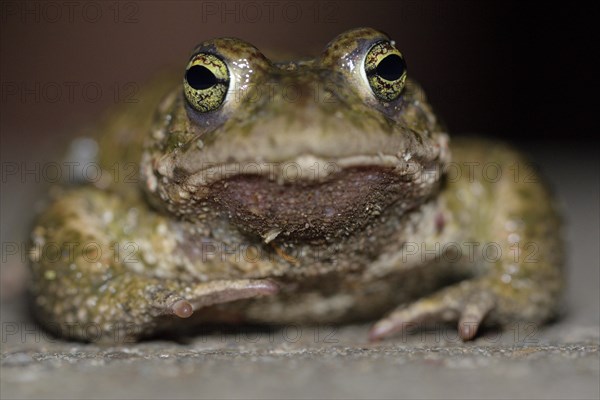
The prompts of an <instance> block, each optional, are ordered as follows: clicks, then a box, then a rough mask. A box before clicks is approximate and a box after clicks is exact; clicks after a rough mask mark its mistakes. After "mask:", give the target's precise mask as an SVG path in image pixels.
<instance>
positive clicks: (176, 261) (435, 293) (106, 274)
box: [31, 28, 563, 341]
mask: <svg viewBox="0 0 600 400" xmlns="http://www.w3.org/2000/svg"><path fill="white" fill-rule="evenodd" d="M378 40H386V37H385V36H384V35H383V34H381V33H379V32H377V31H374V30H372V29H367V28H364V29H357V30H353V31H350V32H347V33H345V34H342V35H340V36H339V37H338V38H336V39H335V40H334V41H332V42H331V43H330V44H329V45H328V46H327V48H326V49H325V51H324V52H323V54H321V55H320V56H319V57H318V58H316V59H314V60H308V61H302V62H297V63H281V64H274V63H272V62H271V61H269V60H268V59H266V58H265V57H264V56H263V55H262V54H261V53H260V52H259V51H258V50H256V49H255V48H254V47H252V46H250V45H248V44H246V43H244V42H242V41H239V40H233V39H218V40H215V41H210V42H204V43H203V44H201V45H200V46H199V47H198V49H199V50H200V51H203V49H204V50H205V49H211V51H214V52H216V53H217V54H219V55H220V56H221V57H223V58H224V59H225V60H226V61H229V62H230V61H231V60H243V61H245V62H246V63H247V65H250V66H251V67H252V68H250V69H251V71H250V72H249V71H248V69H246V70H243V69H238V70H236V69H235V68H231V67H230V68H231V69H232V73H238V74H239V75H238V78H240V77H245V76H248V77H249V78H248V82H246V83H249V84H250V85H249V87H250V90H247V91H246V92H244V93H245V94H243V95H241V96H240V97H239V99H237V100H232V99H231V98H228V99H226V100H225V102H224V103H223V105H222V106H221V107H220V108H219V109H218V110H216V111H215V112H212V113H209V114H200V113H197V112H195V111H193V110H191V109H189V108H187V109H186V107H185V99H184V97H183V94H182V88H181V85H180V84H178V82H177V81H173V79H171V78H170V77H165V78H164V79H159V80H157V82H156V84H155V86H154V87H150V88H149V89H147V91H145V92H142V93H140V96H139V98H140V102H139V103H137V104H133V105H130V106H129V107H128V108H126V109H125V110H123V111H122V112H116V113H114V114H111V115H110V116H109V118H107V119H106V120H105V121H104V122H103V124H102V125H101V126H100V128H99V129H98V131H97V133H96V134H95V136H94V137H95V138H96V139H97V141H98V142H99V145H100V155H99V159H98V162H99V164H100V166H101V167H102V168H103V172H104V174H103V179H101V180H99V181H96V182H92V183H88V184H84V185H79V186H65V187H63V188H60V189H57V190H54V192H53V200H52V203H51V204H50V205H49V207H48V208H47V209H46V210H45V211H44V212H43V213H42V215H41V216H40V217H39V220H38V222H37V226H36V228H35V229H34V231H33V235H32V237H33V241H34V247H33V249H32V252H31V259H32V263H31V265H32V271H33V277H34V279H33V283H32V294H33V296H34V300H35V301H34V304H35V309H36V312H37V315H38V316H39V319H40V320H41V321H42V322H43V323H45V324H46V325H47V326H49V327H50V328H51V329H53V330H54V331H56V332H59V333H60V334H61V335H64V336H66V337H71V338H75V339H80V340H91V341H97V340H123V339H137V338H140V337H144V336H147V335H152V334H154V333H156V332H159V331H162V330H178V329H183V328H188V327H190V326H198V324H202V323H203V322H206V321H211V322H215V321H216V322H244V321H246V322H253V323H277V324H280V323H291V322H293V323H340V322H347V321H356V320H368V319H374V318H382V317H383V319H381V320H380V321H379V322H378V323H377V324H376V325H375V327H374V329H373V330H372V332H371V338H372V339H378V338H381V337H384V336H387V335H389V334H391V333H393V332H396V331H399V330H401V329H402V328H403V327H404V326H405V325H404V324H406V323H413V322H419V321H428V320H433V321H444V322H453V323H458V327H459V333H460V335H461V337H462V338H463V339H470V338H472V337H473V336H474V335H475V333H476V328H477V327H479V325H480V324H481V323H484V324H495V325H500V326H507V325H508V324H511V323H513V322H515V321H527V322H533V323H541V322H544V321H546V320H548V319H549V318H551V317H553V316H554V315H555V314H556V311H557V309H558V306H559V302H560V301H559V300H560V294H561V291H562V287H563V276H562V272H561V268H562V266H561V265H562V247H563V243H562V240H561V237H560V230H561V226H560V218H559V216H558V213H557V211H556V207H555V204H554V202H553V199H552V197H551V195H550V194H549V192H548V189H547V188H546V187H545V185H544V184H543V183H542V182H540V179H539V177H538V176H537V175H535V174H533V173H530V171H529V170H528V169H527V168H526V166H527V161H526V160H524V159H523V158H522V156H521V155H520V154H519V153H517V152H515V151H514V150H512V149H511V148H510V147H507V146H506V145H504V144H500V143H496V142H490V141H483V140H475V139H461V140H454V141H452V142H451V144H448V143H449V142H448V138H447V134H446V133H445V130H444V128H443V126H442V125H441V124H440V123H439V122H438V121H437V119H436V116H435V115H434V114H433V112H432V111H431V109H430V107H429V106H428V104H427V102H426V99H425V96H424V94H423V92H422V91H421V89H420V88H419V87H418V86H417V85H416V84H415V83H414V82H412V81H410V80H409V81H408V84H407V86H406V87H405V89H404V92H403V94H402V95H401V97H400V99H399V100H398V101H395V102H391V103H381V100H378V99H377V98H376V97H375V96H374V95H373V93H372V92H371V89H370V88H369V85H368V83H367V82H366V81H365V80H364V79H362V78H363V77H362V76H361V75H360V73H358V70H357V68H358V67H356V66H357V65H358V66H360V61H361V57H364V52H365V51H366V50H368V46H369V45H370V44H372V43H374V42H377V41H378ZM182 64H184V65H185V63H184V62H182ZM238 64H239V63H238ZM242 64H243V63H242ZM237 82H238V83H239V82H241V81H240V80H239V79H238V81H237ZM242 83H243V82H242ZM290 85H296V87H298V88H301V89H302V90H301V94H300V96H299V97H298V98H296V99H294V100H293V101H291V100H289V99H286V98H285V97H284V95H285V88H286V87H289V86H290ZM264 87H270V88H271V89H272V91H271V92H270V95H269V96H265V95H262V96H256V97H252V95H253V94H256V93H257V90H258V89H257V88H264ZM167 93H169V94H167ZM165 94H167V95H166V96H165ZM250 99H253V100H252V101H250ZM306 160H309V161H308V162H307V161H306ZM265 162H268V163H272V164H271V165H277V166H279V165H282V163H290V162H296V165H300V166H302V168H304V167H305V166H306V165H315V164H314V163H317V164H316V165H317V166H319V167H320V166H323V165H325V164H326V163H333V164H334V165H336V166H339V168H338V169H337V170H335V172H333V173H331V174H329V175H327V174H325V175H319V176H315V175H313V174H307V175H306V176H304V175H303V179H302V180H296V181H293V180H292V178H289V176H287V175H285V174H284V173H283V172H282V170H281V169H278V168H279V167H276V168H275V169H274V170H273V169H272V170H270V172H269V173H266V172H264V170H263V169H257V170H256V172H254V173H253V174H250V175H249V174H235V173H233V174H230V175H228V176H216V175H215V174H214V173H211V174H209V175H202V174H203V173H205V172H206V169H205V168H206V167H207V165H210V166H213V167H214V166H217V167H219V168H221V171H223V168H224V166H229V167H231V166H238V167H240V166H242V167H244V166H248V165H250V164H251V163H254V165H255V166H256V165H259V163H265ZM132 165H136V166H137V165H141V167H139V171H140V173H139V174H138V173H137V171H138V167H136V168H135V169H134V170H133V169H131V166H132ZM490 165H492V167H489V166H490ZM486 168H487V169H486ZM517 168H518V169H517ZM116 170H119V171H120V172H119V174H116V172H115V171H116ZM131 171H135V173H134V174H133V175H131V174H130V172H131ZM228 171H230V170H228ZM302 171H304V169H302ZM311 171H312V170H311ZM427 171H429V172H430V173H429V174H428V173H427ZM459 171H460V177H457V173H458V172H459ZM517 171H518V174H517ZM498 172H500V174H501V175H500V176H499V177H497V173H498ZM425 177H427V179H425ZM125 178H128V179H125ZM366 185H370V186H366ZM286 193H288V194H286ZM289 193H293V195H289ZM298 199H301V201H300V200H298ZM319 199H322V200H319ZM319 201H321V202H319ZM475 243H478V244H475ZM490 243H491V244H492V245H490ZM56 248H60V249H61V250H62V251H61V252H60V254H57V252H56ZM484 248H486V249H487V250H489V253H484V252H483V250H482V249H484ZM498 249H501V254H499V253H496V251H497V250H498ZM459 250H460V251H459ZM458 253H460V254H458ZM486 254H487V257H486V256H485V255H486ZM490 254H491V255H490ZM182 305H183V306H182ZM187 306H189V307H191V308H190V309H187V308H186V307H187ZM191 309H193V311H194V313H193V315H192V316H191V317H190V316H189V313H190V312H191ZM182 310H183V311H182ZM187 317H189V318H187ZM465 326H470V327H471V328H472V327H473V326H474V327H475V329H470V330H469V329H466V328H465Z"/></svg>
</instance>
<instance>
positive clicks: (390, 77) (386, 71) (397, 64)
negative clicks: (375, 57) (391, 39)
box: [375, 54, 405, 81]
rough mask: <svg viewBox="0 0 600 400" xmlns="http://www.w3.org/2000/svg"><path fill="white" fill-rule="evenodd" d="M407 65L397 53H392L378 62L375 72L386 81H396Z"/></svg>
mask: <svg viewBox="0 0 600 400" xmlns="http://www.w3.org/2000/svg"><path fill="white" fill-rule="evenodd" d="M404 69H405V65H404V61H403V60H402V58H401V57H400V56H399V55H397V54H390V55H389V56H387V57H386V58H384V59H383V60H381V61H380V62H379V64H377V68H376V69H375V72H376V73H377V75H379V76H380V77H382V78H383V79H385V80H386V81H395V80H396V79H398V78H400V77H401V76H402V74H403V73H404Z"/></svg>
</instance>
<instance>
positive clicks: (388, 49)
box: [365, 41, 406, 101]
mask: <svg viewBox="0 0 600 400" xmlns="http://www.w3.org/2000/svg"><path fill="white" fill-rule="evenodd" d="M365 74H366V75H367V80H368V81H369V86H371V90H373V93H374V94H375V96H377V97H378V98H379V99H381V100H383V101H394V100H396V99H397V98H398V97H400V94H401V93H402V89H404V85H405V83H406V63H405V62H404V57H402V53H400V52H399V51H398V49H396V48H395V47H394V46H393V45H392V44H391V43H390V42H388V41H383V42H378V43H375V44H374V45H373V47H371V49H370V50H369V52H368V53H367V57H366V58H365Z"/></svg>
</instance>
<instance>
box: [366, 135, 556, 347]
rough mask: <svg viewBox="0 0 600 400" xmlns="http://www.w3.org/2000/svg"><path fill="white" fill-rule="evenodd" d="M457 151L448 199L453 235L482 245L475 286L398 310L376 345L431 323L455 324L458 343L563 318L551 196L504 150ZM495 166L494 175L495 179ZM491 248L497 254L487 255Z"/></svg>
mask: <svg viewBox="0 0 600 400" xmlns="http://www.w3.org/2000/svg"><path fill="white" fill-rule="evenodd" d="M452 151H453V154H454V159H455V165H456V166H458V167H459V169H458V171H459V174H457V175H456V176H455V177H454V179H449V182H448V186H447V188H446V189H445V191H444V192H443V194H442V197H443V202H442V203H443V204H446V207H447V208H446V209H445V210H444V213H445V218H446V220H447V223H448V226H447V229H453V230H454V231H455V232H457V233H458V236H455V237H460V239H459V241H462V244H463V245H464V244H472V243H480V246H479V247H478V250H477V253H476V257H475V259H474V263H473V269H474V271H476V272H475V273H474V276H473V277H472V278H471V279H468V280H464V281H462V282H460V283H458V284H455V285H453V286H449V287H446V288H444V289H442V290H440V291H439V292H436V293H433V294H432V295H430V296H428V297H425V298H423V299H420V300H417V301H415V302H414V303H411V304H407V305H402V306H400V307H398V308H397V309H396V310H395V311H393V312H392V313H391V314H389V315H388V316H387V317H385V318H384V319H382V320H380V321H379V322H377V323H376V324H375V326H374V327H373V328H372V330H371V332H370V338H371V339H372V340H376V339H380V338H383V337H386V336H389V335H391V334H393V333H395V332H398V331H401V330H402V329H404V328H406V327H408V326H411V325H415V324H418V323H423V322H427V321H433V322H437V321H439V322H452V323H457V324H458V332H459V335H460V337H461V338H462V339H463V340H470V339H472V338H474V337H475V335H476V334H477V331H478V329H479V327H480V326H481V324H482V323H490V324H494V325H500V326H503V327H506V326H507V325H509V324H511V323H515V322H528V323H541V322H544V321H546V320H548V319H550V318H551V317H553V316H554V315H555V314H556V313H557V309H558V307H559V303H560V301H559V300H560V294H561V292H562V289H563V274H562V263H563V240H562V237H561V221H560V217H559V215H558V212H557V210H556V206H555V204H554V201H553V199H552V196H551V195H550V193H549V191H548V189H547V188H546V186H545V185H544V184H543V183H542V182H541V181H540V177H539V176H537V175H534V174H533V173H531V171H530V170H529V169H528V168H527V167H528V164H527V163H526V162H525V160H524V159H523V158H522V157H521V156H520V155H519V154H517V153H515V152H514V151H512V150H510V149H508V148H506V147H504V146H502V145H496V144H493V143H488V142H484V143H482V144H473V143H467V142H458V143H456V144H455V146H454V147H453V149H452ZM490 165H492V166H494V170H495V171H496V172H495V174H494V175H490V174H489V170H490V167H489V166H490ZM474 167H477V168H474ZM519 170H520V171H521V174H520V175H516V174H515V171H519ZM458 177H459V178H458ZM492 178H493V179H492ZM431 241H432V242H434V241H435V238H432V239H431ZM443 244H444V243H442V245H443ZM486 245H487V246H486ZM428 246H429V248H431V247H433V244H432V243H429V244H428ZM442 247H443V246H442ZM486 248H488V249H489V248H494V249H496V250H497V251H495V255H490V254H486V253H485V251H484V250H482V249H486ZM463 249H464V246H463Z"/></svg>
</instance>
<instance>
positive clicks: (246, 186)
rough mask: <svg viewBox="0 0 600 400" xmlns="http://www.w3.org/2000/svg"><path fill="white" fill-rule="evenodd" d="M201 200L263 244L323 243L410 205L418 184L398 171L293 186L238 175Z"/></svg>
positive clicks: (362, 170) (353, 171)
mask: <svg viewBox="0 0 600 400" xmlns="http://www.w3.org/2000/svg"><path fill="white" fill-rule="evenodd" d="M207 189H208V194H207V196H206V197H205V199H206V200H207V201H208V203H210V205H211V208H214V209H215V210H218V211H219V212H221V213H224V215H226V216H227V217H228V218H229V219H230V221H231V222H232V223H234V224H235V225H237V226H238V227H240V228H241V229H242V230H244V231H246V232H250V233H253V234H257V235H259V236H261V237H262V239H263V240H264V241H265V242H267V243H268V242H270V241H272V240H275V239H276V238H278V237H279V238H284V240H326V239H327V238H332V237H337V236H340V235H348V234H350V233H351V232H352V231H355V230H356V229H360V228H361V227H363V226H365V225H366V224H368V223H369V222H370V221H373V220H375V219H377V218H380V216H382V214H383V213H384V211H385V210H386V209H388V208H389V207H390V206H391V205H392V204H398V207H400V208H402V209H408V208H411V207H414V206H415V205H416V204H417V203H418V201H419V199H421V198H422V194H423V193H422V189H423V186H422V185H415V180H414V176H412V175H409V174H403V173H399V171H398V169H397V167H392V166H382V165H370V166H368V165H367V166H354V167H348V168H343V169H341V170H338V171H336V172H334V173H331V174H329V175H328V176H327V177H326V178H324V179H320V180H315V179H311V180H306V179H300V180H297V181H294V182H290V181H284V182H278V181H277V180H274V179H270V178H269V177H268V176H265V175H257V174H236V175H234V176H231V177H227V178H224V179H220V180H218V181H216V182H213V183H211V184H210V185H208V186H207Z"/></svg>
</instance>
